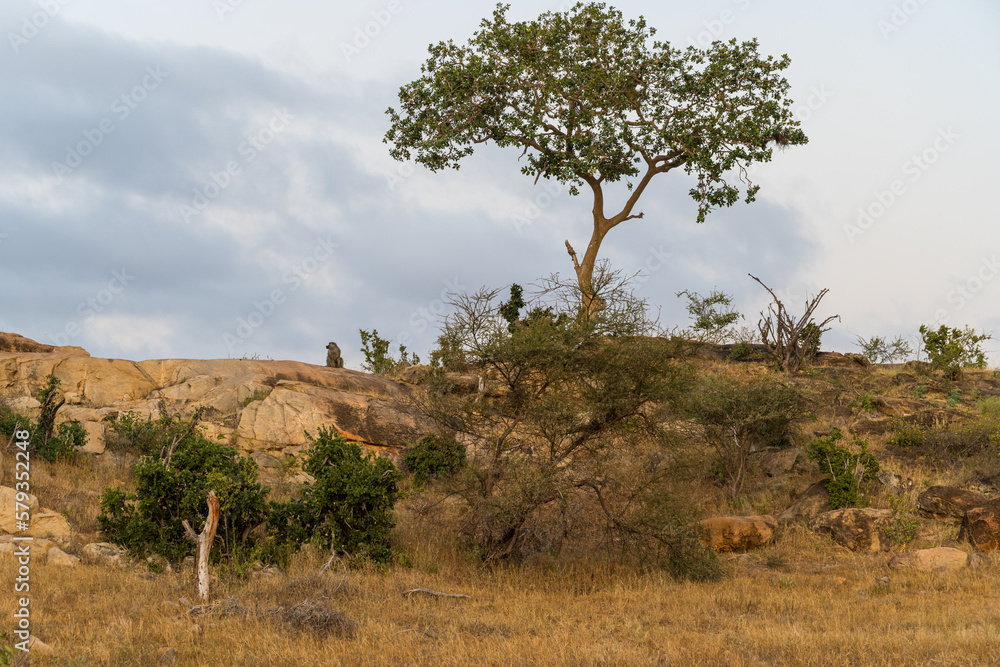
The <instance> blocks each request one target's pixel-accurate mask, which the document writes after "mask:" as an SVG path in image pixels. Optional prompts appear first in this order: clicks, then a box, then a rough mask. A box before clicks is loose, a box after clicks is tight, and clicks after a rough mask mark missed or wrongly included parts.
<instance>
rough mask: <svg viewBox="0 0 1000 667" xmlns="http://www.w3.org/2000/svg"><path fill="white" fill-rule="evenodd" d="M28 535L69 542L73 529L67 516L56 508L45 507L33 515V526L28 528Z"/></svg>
mask: <svg viewBox="0 0 1000 667" xmlns="http://www.w3.org/2000/svg"><path fill="white" fill-rule="evenodd" d="M28 535H32V536H34V537H49V538H52V539H54V540H59V541H62V542H68V541H69V540H70V539H72V537H73V530H72V529H71V528H70V525H69V521H68V520H67V519H66V517H64V516H63V515H62V514H60V513H59V512H56V511H55V510H50V509H46V508H44V507H43V508H42V509H41V511H39V512H35V513H34V514H32V515H31V528H29V529H28Z"/></svg>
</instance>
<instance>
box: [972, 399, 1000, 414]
mask: <svg viewBox="0 0 1000 667" xmlns="http://www.w3.org/2000/svg"><path fill="white" fill-rule="evenodd" d="M976 407H977V408H978V409H979V412H980V413H981V414H982V415H983V416H984V417H990V418H992V419H1000V396H986V397H985V398H981V399H979V400H978V401H976Z"/></svg>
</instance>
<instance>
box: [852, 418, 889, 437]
mask: <svg viewBox="0 0 1000 667" xmlns="http://www.w3.org/2000/svg"><path fill="white" fill-rule="evenodd" d="M892 427H893V420H892V419H891V418H890V417H879V416H875V415H870V414H864V415H860V416H858V418H857V420H856V421H855V422H854V425H853V426H851V431H852V432H853V433H858V434H864V435H879V434H882V433H888V432H889V431H891V430H892Z"/></svg>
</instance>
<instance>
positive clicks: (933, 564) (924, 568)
mask: <svg viewBox="0 0 1000 667" xmlns="http://www.w3.org/2000/svg"><path fill="white" fill-rule="evenodd" d="M968 564H969V554H967V553H965V552H964V551H962V550H960V549H953V548H952V547H937V548H934V549H918V550H917V551H907V552H906V553H901V554H898V555H896V556H893V557H892V559H891V560H890V561H889V568H890V569H893V570H912V571H915V572H937V573H942V572H952V571H954V570H961V569H962V568H964V567H967V566H968Z"/></svg>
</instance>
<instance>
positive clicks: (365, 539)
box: [267, 427, 400, 562]
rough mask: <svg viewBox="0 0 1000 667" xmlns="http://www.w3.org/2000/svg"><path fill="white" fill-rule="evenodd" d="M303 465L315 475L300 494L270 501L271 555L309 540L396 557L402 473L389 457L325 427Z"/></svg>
mask: <svg viewBox="0 0 1000 667" xmlns="http://www.w3.org/2000/svg"><path fill="white" fill-rule="evenodd" d="M310 440H311V441H312V444H311V446H310V449H309V457H308V459H307V460H306V462H305V465H304V466H303V469H304V470H305V472H307V473H309V474H310V475H312V476H313V478H314V479H315V482H313V483H312V484H306V485H305V486H304V487H303V489H302V491H301V493H300V495H299V497H298V498H294V499H292V500H290V501H288V502H286V503H271V512H270V515H269V516H268V519H267V533H268V537H269V539H270V541H271V549H272V555H273V556H275V557H276V558H278V559H279V560H281V559H284V558H286V557H287V556H288V554H290V553H291V552H292V551H294V550H295V549H297V548H298V547H299V546H300V545H301V544H303V543H305V542H312V543H315V544H318V545H320V546H322V547H323V548H325V549H333V550H335V551H340V552H343V553H347V554H351V555H355V556H359V557H367V558H370V559H371V560H374V561H377V562H386V561H388V560H389V559H390V558H391V557H392V545H391V537H392V528H393V525H394V522H393V518H392V509H393V506H394V505H395V503H396V498H397V497H398V496H399V489H398V486H397V485H398V483H399V478H400V474H399V471H398V470H396V468H395V466H393V465H392V463H391V462H390V461H389V460H388V459H384V458H380V457H376V456H373V455H371V454H366V453H363V452H362V451H361V447H359V446H358V445H356V444H354V443H349V442H346V441H345V440H344V439H343V438H342V437H340V436H339V435H336V434H335V432H333V431H330V430H329V429H327V428H324V427H320V429H319V432H318V433H317V435H316V437H315V438H313V437H311V436H310Z"/></svg>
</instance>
